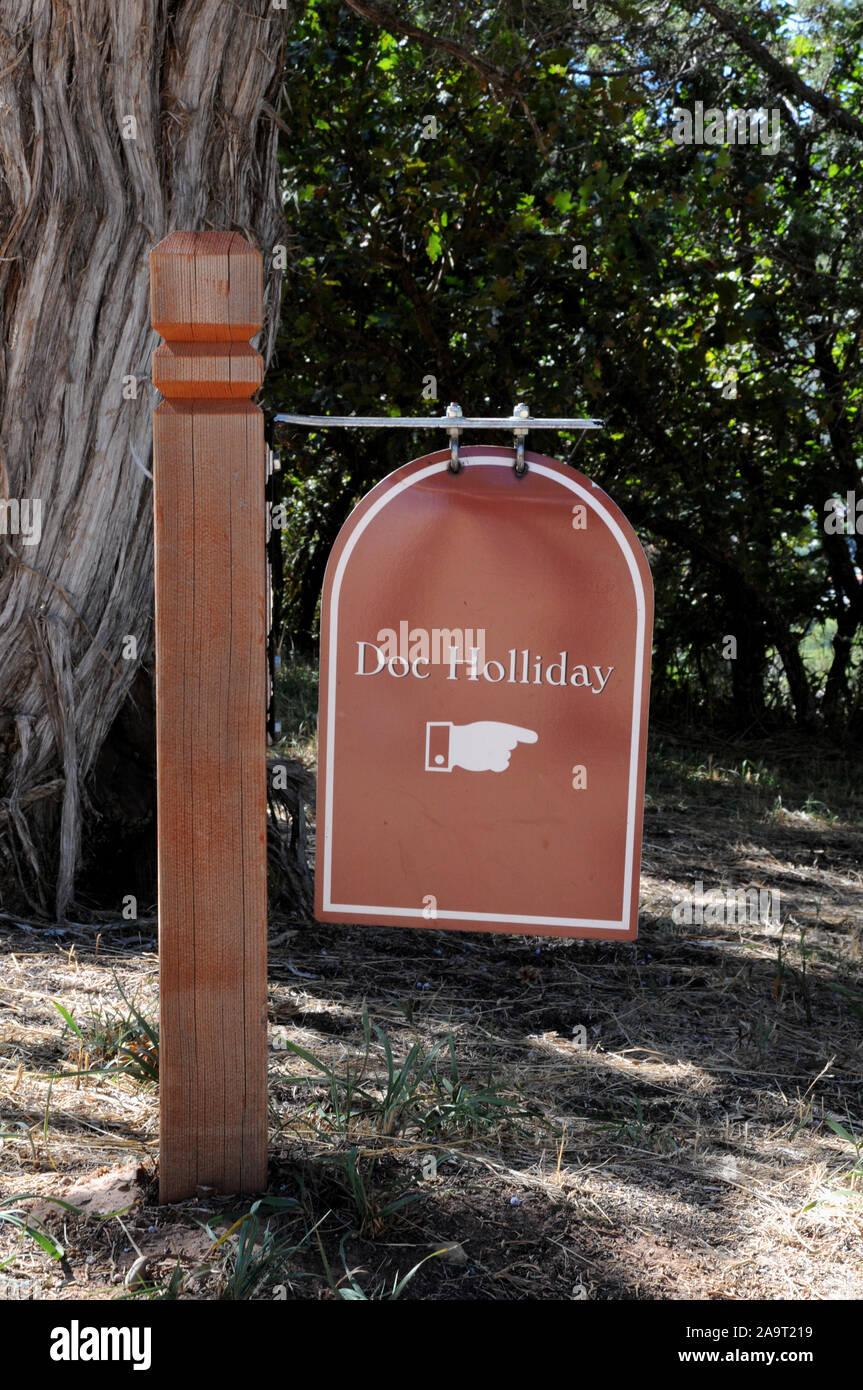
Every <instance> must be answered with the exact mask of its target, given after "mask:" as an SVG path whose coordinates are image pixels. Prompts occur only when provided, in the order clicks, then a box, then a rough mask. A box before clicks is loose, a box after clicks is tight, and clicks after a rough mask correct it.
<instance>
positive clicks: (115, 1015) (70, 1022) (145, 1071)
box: [51, 974, 159, 1083]
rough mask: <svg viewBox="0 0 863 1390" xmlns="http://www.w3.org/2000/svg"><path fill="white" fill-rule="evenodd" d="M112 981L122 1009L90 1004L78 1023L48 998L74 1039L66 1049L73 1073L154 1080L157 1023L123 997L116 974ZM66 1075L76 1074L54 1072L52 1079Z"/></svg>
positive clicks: (124, 995)
mask: <svg viewBox="0 0 863 1390" xmlns="http://www.w3.org/2000/svg"><path fill="white" fill-rule="evenodd" d="M114 983H115V985H116V986H117V991H118V993H119V995H120V998H121V999H122V1001H123V1004H124V1005H125V1009H120V1008H118V1007H117V1006H116V1005H114V1006H111V1007H110V1008H108V1009H106V1008H105V1007H104V1005H102V1004H101V1003H99V1004H97V1006H96V1007H95V1008H94V1007H93V1006H92V1005H91V1007H90V1015H89V1017H88V1018H87V1019H85V1020H82V1021H81V1022H78V1021H77V1020H76V1019H75V1018H74V1017H73V1016H72V1014H71V1013H70V1011H69V1010H68V1009H67V1008H66V1007H65V1006H64V1005H63V1004H61V1003H60V1002H59V1001H58V1000H57V999H52V1000H51V1003H52V1004H53V1005H54V1008H55V1009H56V1010H57V1012H58V1013H59V1015H60V1017H61V1018H62V1019H63V1022H64V1024H65V1025H66V1028H67V1029H68V1030H69V1032H70V1033H71V1034H72V1037H73V1039H74V1043H73V1044H72V1047H71V1049H70V1050H71V1054H72V1056H73V1058H74V1060H75V1062H76V1064H77V1066H78V1068H79V1071H78V1072H77V1075H80V1076H83V1075H93V1076H95V1075H101V1076H118V1075H120V1076H131V1077H133V1078H134V1079H135V1080H136V1081H143V1082H148V1083H155V1082H157V1081H158V1079H159V1030H158V1025H157V1024H156V1023H155V1022H154V1021H153V1020H151V1019H148V1018H147V1017H146V1016H145V1015H144V1014H142V1013H141V1011H140V1009H139V1008H138V1007H137V1005H136V1004H134V1003H133V1002H131V1001H130V1000H129V999H128V998H127V997H126V994H125V992H124V990H123V986H122V985H121V984H120V981H119V980H118V979H117V976H116V974H114ZM64 1031H65V1030H64ZM99 1063H101V1064H102V1065H101V1066H100V1065H97V1064H99ZM105 1063H110V1064H111V1065H104V1064H105ZM70 1074H71V1075H75V1074H76V1073H69V1072H62V1073H57V1075H56V1076H55V1077H54V1080H59V1079H60V1077H61V1076H68V1075H70Z"/></svg>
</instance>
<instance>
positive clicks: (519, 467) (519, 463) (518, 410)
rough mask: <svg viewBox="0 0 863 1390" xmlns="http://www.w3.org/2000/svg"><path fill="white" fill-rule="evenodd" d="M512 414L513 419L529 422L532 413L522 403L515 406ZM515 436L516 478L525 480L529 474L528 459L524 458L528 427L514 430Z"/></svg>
mask: <svg viewBox="0 0 863 1390" xmlns="http://www.w3.org/2000/svg"><path fill="white" fill-rule="evenodd" d="M512 414H513V419H518V420H528V419H529V418H530V411H529V410H528V408H527V406H526V405H524V404H523V403H522V402H520V403H519V404H518V405H515V406H513V411H512ZM513 436H514V438H515V464H514V468H515V476H516V477H517V478H523V477H524V475H525V473H526V472H527V459H526V458H525V456H524V441H525V439H526V437H527V427H525V428H524V429H523V430H522V429H518V430H513Z"/></svg>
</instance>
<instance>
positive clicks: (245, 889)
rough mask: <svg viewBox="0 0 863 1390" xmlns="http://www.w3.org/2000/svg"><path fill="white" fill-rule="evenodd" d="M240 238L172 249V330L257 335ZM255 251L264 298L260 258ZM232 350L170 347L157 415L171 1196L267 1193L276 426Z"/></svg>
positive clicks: (163, 258) (160, 253)
mask: <svg viewBox="0 0 863 1390" xmlns="http://www.w3.org/2000/svg"><path fill="white" fill-rule="evenodd" d="M236 240H238V239H234V238H233V234H230V235H229V236H227V237H225V236H223V235H222V234H218V233H199V234H197V235H196V236H194V237H191V238H190V237H189V236H188V235H185V236H184V235H183V234H175V236H174V237H170V238H167V241H166V242H162V243H161V244H160V246H159V247H157V248H156V249H155V251H154V252H153V285H154V293H153V305H154V313H155V312H156V305H157V303H158V312H159V313H160V314H161V315H162V316H163V317H162V318H161V319H160V322H161V323H162V324H164V325H174V324H177V323H181V322H182V323H184V324H185V323H186V321H185V319H184V318H183V315H184V313H185V311H186V307H187V306H188V305H189V304H192V305H193V306H196V307H194V308H193V312H195V313H202V314H204V315H205V317H206V320H207V323H206V326H207V327H208V328H212V327H213V326H214V325H219V324H221V326H222V327H224V325H225V324H227V323H231V324H233V323H234V322H238V321H240V320H242V322H243V325H244V327H246V328H248V329H249V332H250V333H251V332H254V331H255V323H254V315H255V313H256V312H258V313H259V308H258V309H256V307H255V304H256V295H255V291H254V285H253V284H252V279H253V277H250V276H249V275H247V276H246V279H245V281H244V282H242V283H243V285H244V288H243V289H242V293H240V290H239V289H238V286H237V282H232V280H231V276H230V273H229V269H230V268H229V267H228V273H227V274H222V271H224V270H225V265H224V264H223V262H225V261H226V260H227V259H229V258H230V257H232V256H234V254H235V246H236ZM243 246H245V243H243ZM241 254H242V257H243V260H244V262H245V263H246V264H251V265H255V264H257V268H258V269H257V297H258V300H259V298H260V279H261V269H260V257H257V259H255V257H256V253H254V252H252V251H251V248H249V247H246V249H245V251H244V252H242V253H241ZM174 257H176V259H177V261H178V263H179V264H178V267H177V268H176V269H175V268H174V267H173V266H172V265H171V260H172V258H174ZM157 284H158V286H159V288H158V291H157V290H156V285H157ZM168 287H171V293H174V292H175V293H176V295H177V300H173V299H172V298H171V294H169V293H168ZM234 293H237V294H238V296H239V298H240V300H241V302H240V303H239V304H238V305H235V304H233V302H232V300H233V296H234ZM220 296H221V298H223V299H224V300H226V301H227V308H226V309H225V307H224V306H223V305H221V304H220V303H219V298H220ZM197 326H198V327H200V325H197ZM186 327H187V329H189V330H191V329H192V328H195V327H196V325H195V323H194V322H193V323H190V324H187V325H186ZM215 343H216V344H221V345H222V348H224V347H225V340H224V338H217V339H216V340H215ZM230 347H231V349H232V348H233V343H232V344H231V345H230ZM222 348H217V346H216V345H214V343H213V342H211V341H207V340H204V339H202V338H200V336H196V337H194V338H193V337H190V338H188V339H177V338H174V337H172V338H171V341H170V345H169V353H164V352H162V349H159V351H160V352H162V358H161V359H160V360H161V361H162V363H163V364H164V362H165V361H168V362H170V363H171V368H170V370H169V371H166V370H165V369H164V366H163V367H162V368H160V369H159V371H158V384H159V386H160V389H161V390H163V391H164V392H167V393H172V394H173V398H172V399H166V400H164V401H163V402H162V403H161V404H160V405H159V406H158V408H157V409H156V411H155V414H154V422H153V423H154V432H153V472H154V489H155V543H156V720H157V778H158V845H159V848H158V855H159V954H160V970H161V1043H160V1088H161V1150H160V1198H161V1200H162V1201H163V1202H166V1201H175V1200H179V1199H182V1198H184V1197H188V1196H192V1195H194V1193H195V1191H196V1189H197V1188H198V1187H200V1186H206V1187H212V1188H215V1189H217V1190H218V1191H222V1192H253V1191H259V1190H262V1189H263V1188H264V1187H265V1185H266V1169H267V1147H266V1138H267V1094H266V909H267V903H266V783H265V756H266V744H265V727H264V720H265V703H266V664H265V641H266V561H265V539H266V538H265V512H264V425H263V415H262V413H261V411H260V410H259V409H258V407H257V406H256V405H254V404H252V402H251V401H249V400H240V399H214V398H213V397H214V395H215V393H216V392H217V391H220V388H224V387H225V386H226V385H227V386H233V388H234V389H235V390H236V391H237V393H238V394H239V388H240V386H243V387H244V393H245V395H247V396H248V395H249V394H251V392H252V391H253V390H254V389H255V386H256V384H257V376H256V373H255V371H254V370H251V371H250V370H249V366H248V359H249V354H250V353H251V349H250V348H248V347H247V346H246V348H245V351H242V350H241V351H240V352H239V353H238V354H237V361H239V362H242V363H243V364H244V365H243V368H242V371H241V372H240V374H239V379H238V378H235V379H234V381H233V382H232V381H231V377H230V374H229V375H228V377H227V379H226V378H225V376H224V373H223V372H222V366H223V364H224V363H225V362H226V361H228V362H232V361H233V360H234V358H233V355H229V354H227V353H225V352H224V351H222ZM229 351H230V350H229ZM252 356H255V357H256V356H257V355H256V354H252ZM214 364H215V365H214ZM154 365H155V364H154ZM243 374H245V381H243V380H242V376H243ZM154 375H155V373H154ZM193 385H197V386H198V388H199V389H198V398H197V399H196V398H194V397H191V396H190V395H189V391H190V388H191V387H192V386H193Z"/></svg>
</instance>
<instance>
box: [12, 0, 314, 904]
mask: <svg viewBox="0 0 863 1390" xmlns="http://www.w3.org/2000/svg"><path fill="white" fill-rule="evenodd" d="M290 18H291V16H290V12H289V11H287V12H286V11H285V10H282V9H277V8H273V7H272V5H271V3H270V0H244V3H243V4H242V5H234V4H228V3H225V0H121V3H116V0H79V3H77V4H75V5H63V4H60V3H51V0H6V3H5V4H4V6H3V11H2V16H0V108H2V113H3V118H2V120H0V169H2V175H3V180H2V183H0V238H2V241H0V305H2V316H3V322H4V329H5V342H4V351H3V354H2V357H0V433H2V440H3V453H2V454H0V499H3V500H5V501H6V502H12V503H14V502H15V501H16V500H17V501H18V502H19V503H20V502H21V500H22V499H31V500H32V499H38V501H39V502H40V503H41V537H39V536H38V531H39V527H38V526H32V520H33V518H34V517H37V516H38V515H39V513H38V511H36V510H34V508H35V505H36V504H35V501H33V503H32V505H31V507H30V508H29V511H28V509H26V508H22V507H21V506H20V505H19V506H18V507H14V506H7V507H6V508H4V509H3V511H2V512H0V517H3V516H5V525H4V526H3V527H0V555H2V557H3V559H2V569H0V881H2V882H3V883H4V884H6V885H8V886H10V887H11V888H12V891H11V892H9V893H7V894H6V896H7V898H9V899H11V900H12V901H13V902H14V901H15V899H16V897H18V898H20V897H23V898H24V899H26V900H27V901H29V903H30V904H31V905H32V906H34V907H35V908H37V909H38V910H40V911H43V912H47V911H49V910H51V909H53V911H54V913H55V914H56V915H57V916H58V917H60V916H62V915H63V914H64V913H65V912H66V909H67V907H68V905H69V903H70V901H71V899H72V893H73V886H74V882H75V875H76V872H77V870H78V868H79V866H80V864H81V862H82V858H83V859H84V860H85V861H86V859H87V851H86V845H87V842H88V841H90V840H91V839H92V843H93V844H96V843H98V844H99V847H100V848H99V853H100V855H103V854H105V853H106V849H105V841H106V833H107V832H106V826H107V825H109V822H110V820H111V818H112V817H113V816H115V814H116V811H115V804H116V795H115V794H116V790H117V788H118V787H123V786H124V783H125V785H127V786H128V785H129V784H131V783H133V782H134V787H135V791H136V793H137V795H136V797H135V798H134V799H135V800H136V801H140V802H141V806H140V807H136V813H135V818H136V819H140V818H141V817H143V819H144V820H145V821H146V819H147V816H148V814H149V816H150V818H152V809H153V807H152V801H153V798H152V788H151V787H149V789H148V785H146V779H147V777H148V776H150V775H151V774H150V772H149V771H147V772H145V775H144V784H142V786H139V785H138V782H137V781H135V774H134V772H133V769H131V768H128V769H126V763H125V761H124V760H125V759H126V757H127V752H128V749H129V748H130V747H131V744H130V741H129V737H128V733H129V725H130V706H129V704H128V703H127V702H128V701H129V699H130V692H131V690H132V687H133V684H134V685H135V696H134V698H135V700H136V707H135V709H134V710H133V711H132V713H131V722H132V723H133V724H137V725H138V726H139V727H141V728H143V729H144V730H146V728H147V710H146V708H144V706H146V704H147V703H148V702H149V701H150V700H151V698H152V697H151V693H150V692H151V688H152V687H151V680H150V679H149V677H150V676H151V674H152V583H153V581H152V494H151V483H150V480H149V478H148V477H147V476H146V475H145V472H144V471H143V470H144V469H145V468H146V467H148V464H149V456H150V441H151V416H152V408H153V404H154V399H153V397H154V392H153V390H152V388H151V387H150V384H149V375H150V355H151V351H152V348H153V346H154V345H155V341H156V339H155V335H154V334H153V333H152V332H151V330H150V326H149V302H148V273H149V266H148V253H149V251H150V248H151V247H152V246H153V245H154V243H155V242H157V241H159V240H160V239H161V238H162V237H163V236H165V235H166V234H167V233H168V232H169V231H172V230H175V229H181V230H191V231H194V230H199V229H204V228H215V229H219V230H235V231H239V232H241V233H242V234H243V235H244V236H247V237H249V238H250V239H251V240H252V241H254V242H255V243H256V244H257V245H258V247H259V248H260V249H261V250H262V251H263V252H264V265H265V268H266V269H267V270H268V276H267V286H266V300H265V307H266V311H267V319H266V326H265V328H264V330H263V333H262V341H259V343H257V344H256V345H257V346H259V349H260V351H261V352H262V353H263V355H264V359H265V362H266V361H267V360H268V359H269V356H270V353H271V351H272V347H273V342H274V338H275V332H276V328H277V316H278V303H279V285H278V279H279V277H278V272H275V271H273V270H270V269H269V267H270V266H271V262H272V257H271V256H270V254H269V252H270V249H271V247H272V246H273V245H274V244H275V243H277V242H279V241H282V240H283V239H284V238H283V235H282V225H283V224H282V216H281V200H280V192H279V178H278V164H277V139H276V134H277V133H276V129H275V125H274V123H273V121H272V115H273V107H274V106H275V107H278V105H279V99H278V90H279V85H280V73H281V60H282V51H283V44H284V39H285V35H286V33H287V31H288V28H289V24H290ZM16 514H17V519H18V527H17V530H18V533H17V534H16V533H15V531H16V526H15V522H16ZM25 515H27V516H28V517H29V520H30V522H31V534H30V535H25V534H24V527H23V517H24V516H25ZM4 531H5V534H4ZM33 542H35V543H33ZM128 637H134V638H135V639H136V643H137V651H136V653H134V649H133V646H132V644H131V643H129V642H128V641H127V640H125V639H127V638H128ZM130 653H133V654H131V655H130ZM124 707H125V708H124ZM112 731H113V733H112ZM112 737H113V738H115V739H116V740H117V744H118V749H119V750H121V751H120V752H119V753H118V755H117V756H116V757H113V758H112V757H110V756H108V757H106V756H105V753H104V750H105V749H106V747H109V746H110V743H111V739H112ZM100 755H101V756H100ZM141 762H142V767H144V768H145V769H146V767H147V764H148V759H147V756H146V754H145V755H144V756H143V757H142V759H141ZM106 766H107V767H108V768H109V769H110V787H108V786H107V785H106V784H105V782H104V778H103V777H101V776H94V774H95V773H96V771H97V768H98V769H101V770H102V771H103V772H104V769H105V767H106ZM189 794H190V795H193V794H194V793H193V789H192V788H190V789H189ZM148 808H149V809H148ZM138 828H140V827H138ZM108 843H109V844H110V838H109V840H108ZM82 845H83V846H84V850H83V852H82ZM111 869H112V874H111V877H112V879H114V880H115V881H116V884H117V886H119V884H120V882H121V880H122V873H120V874H119V875H118V874H117V873H116V872H115V869H116V866H115V865H112V866H111ZM129 871H130V874H131V872H132V867H131V865H130V869H129ZM91 881H92V875H91ZM130 881H131V879H130ZM14 885H17V891H15V887H14ZM88 886H90V885H89V884H88ZM91 891H92V888H91ZM114 891H115V890H114ZM128 891H129V892H131V891H132V889H131V888H129V890H128ZM119 905H120V904H119V903H117V907H118V908H119Z"/></svg>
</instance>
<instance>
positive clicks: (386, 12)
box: [344, 0, 549, 155]
mask: <svg viewBox="0 0 863 1390" xmlns="http://www.w3.org/2000/svg"><path fill="white" fill-rule="evenodd" d="M344 3H345V4H346V5H347V7H348V9H349V10H353V12H354V14H358V15H359V16H360V18H361V19H367V20H368V21H369V23H370V24H374V25H376V26H377V28H379V29H386V30H387V31H388V32H389V33H391V34H404V35H405V36H406V37H407V38H409V39H416V41H417V43H418V44H419V45H420V47H421V48H424V49H426V50H427V51H428V52H435V51H438V52H444V53H449V54H451V56H452V57H453V58H457V59H458V61H459V62H460V63H464V64H465V65H466V66H467V67H470V68H473V70H474V72H475V73H477V75H478V76H479V77H481V78H482V80H483V82H485V83H486V84H487V85H488V86H489V87H490V88H492V89H494V90H497V91H498V92H501V93H503V95H504V96H508V97H511V98H512V99H513V100H515V101H517V102H518V104H519V106H520V107H521V109H522V111H523V112H524V114H525V116H526V117H527V119H528V121H529V123H530V128H531V130H532V131H533V135H534V139H535V140H536V143H537V145H538V146H539V148H540V150H541V151H542V153H543V154H544V155H548V153H549V147H548V142H547V141H546V139H545V136H544V135H543V134H542V131H541V130H540V128H539V126H538V125H537V123H536V120H535V118H534V115H533V112H532V111H531V109H530V107H529V106H528V104H527V102H526V101H525V98H524V95H523V93H522V92H521V91H520V90H519V87H518V86H517V84H516V83H515V81H514V80H513V78H512V77H511V76H510V74H509V73H506V72H503V71H501V69H500V68H496V67H494V65H493V64H492V63H487V62H486V61H485V59H484V58H480V57H479V55H478V54H477V53H472V52H471V51H470V49H468V48H465V47H464V45H463V44H460V43H457V42H456V41H455V39H448V38H446V37H444V36H443V35H437V34H430V33H429V31H428V30H427V29H420V28H419V27H418V26H417V25H416V24H411V23H410V21H409V20H406V19H402V18H401V17H400V16H399V15H397V14H396V12H395V10H391V9H390V7H389V5H380V4H372V3H371V0H344Z"/></svg>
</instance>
